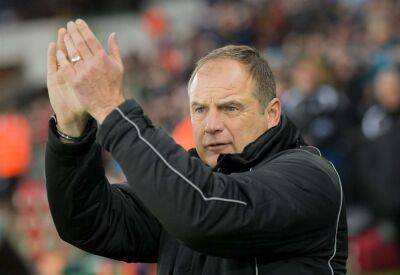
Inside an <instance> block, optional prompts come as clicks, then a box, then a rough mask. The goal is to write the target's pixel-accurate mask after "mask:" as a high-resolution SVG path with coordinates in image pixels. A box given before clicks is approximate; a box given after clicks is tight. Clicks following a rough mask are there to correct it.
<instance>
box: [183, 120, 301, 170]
mask: <svg viewBox="0 0 400 275" xmlns="http://www.w3.org/2000/svg"><path fill="white" fill-rule="evenodd" d="M303 145H305V142H304V141H303V138H302V137H301V135H300V132H299V130H298V129H297V128H296V126H294V125H293V123H292V122H291V121H290V120H289V119H288V118H287V117H286V116H285V115H282V116H281V120H280V122H279V124H278V125H277V126H275V127H272V128H270V129H268V130H267V131H266V132H265V133H264V134H262V135H261V136H260V137H258V138H257V139H256V140H255V141H253V142H251V143H249V144H248V145H247V146H246V147H245V148H244V150H243V152H242V153H239V154H221V155H219V157H218V163H217V165H216V167H215V168H214V170H217V171H222V172H225V173H230V172H242V171H247V170H248V169H250V168H251V167H253V166H255V165H257V164H258V163H259V162H260V161H262V160H264V159H266V158H269V157H271V156H273V155H275V154H277V153H279V152H281V151H284V150H288V149H293V148H298V147H300V146H303ZM189 153H190V154H191V155H192V156H196V157H198V154H197V152H196V150H195V149H191V150H190V151H189Z"/></svg>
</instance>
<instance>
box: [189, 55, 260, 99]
mask: <svg viewBox="0 0 400 275" xmlns="http://www.w3.org/2000/svg"><path fill="white" fill-rule="evenodd" d="M252 91H253V81H252V78H251V76H250V74H249V72H248V69H247V67H246V65H244V64H242V63H240V62H238V61H236V60H233V59H227V58H224V59H222V58H221V59H215V60H209V61H207V62H206V63H205V64H203V65H202V66H201V67H200V69H199V70H198V71H197V73H196V75H195V76H194V77H193V81H192V83H191V84H190V86H189V91H188V92H189V97H190V101H193V100H198V99H205V98H208V97H210V96H212V97H215V98H224V97H227V96H234V95H237V96H239V97H246V96H250V95H251V94H252Z"/></svg>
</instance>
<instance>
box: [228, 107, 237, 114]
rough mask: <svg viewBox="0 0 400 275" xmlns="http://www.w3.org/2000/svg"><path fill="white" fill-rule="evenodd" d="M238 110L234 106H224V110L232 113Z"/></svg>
mask: <svg viewBox="0 0 400 275" xmlns="http://www.w3.org/2000/svg"><path fill="white" fill-rule="evenodd" d="M237 110H238V108H237V107H236V106H226V107H225V111H227V112H230V113H233V112H236V111H237Z"/></svg>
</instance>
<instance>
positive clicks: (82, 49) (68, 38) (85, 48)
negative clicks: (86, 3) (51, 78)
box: [57, 19, 125, 123]
mask: <svg viewBox="0 0 400 275" xmlns="http://www.w3.org/2000/svg"><path fill="white" fill-rule="evenodd" d="M67 31H68V33H67V34H66V35H65V37H64V42H65V45H66V48H67V52H68V56H69V60H74V59H76V58H77V57H80V59H79V60H78V61H75V62H73V63H72V62H70V61H69V60H68V59H67V56H66V55H65V53H64V52H63V51H61V50H58V51H57V61H58V63H59V64H60V66H61V71H62V73H63V77H64V79H65V80H66V82H67V83H68V85H71V87H72V88H73V90H74V92H75V93H76V96H77V97H78V99H79V101H80V103H81V104H82V106H83V107H84V108H85V110H86V111H87V112H88V113H89V114H90V115H92V117H94V118H95V119H96V120H97V121H98V122H99V123H102V122H103V120H104V119H105V118H106V116H107V115H108V114H109V113H110V112H111V111H112V110H114V109H115V108H116V107H117V106H118V105H120V104H121V103H122V102H124V101H125V99H124V97H123V91H122V80H123V71H124V67H123V64H122V60H121V55H120V50H119V47H118V44H117V40H116V35H115V33H112V34H111V35H110V37H109V38H108V48H109V52H110V53H109V54H107V53H106V51H105V50H104V49H103V47H102V46H101V44H100V42H99V41H98V40H97V38H96V36H95V35H94V34H93V33H92V31H91V30H90V29H89V27H88V25H87V24H86V23H85V22H84V21H83V20H81V19H78V20H76V23H75V22H68V24H67Z"/></svg>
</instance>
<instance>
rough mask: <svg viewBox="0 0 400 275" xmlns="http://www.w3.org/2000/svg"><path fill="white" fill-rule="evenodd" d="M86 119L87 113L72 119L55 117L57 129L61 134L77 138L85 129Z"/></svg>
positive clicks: (87, 117) (87, 118)
mask: <svg viewBox="0 0 400 275" xmlns="http://www.w3.org/2000/svg"><path fill="white" fill-rule="evenodd" d="M88 120H89V116H88V115H84V116H81V117H79V118H75V119H74V120H72V121H68V120H67V121H65V120H62V119H60V118H58V117H57V124H56V127H57V130H58V131H59V132H62V133H63V134H65V135H67V136H70V137H73V138H78V137H80V136H81V135H82V134H83V132H84V131H85V129H86V125H87V122H88Z"/></svg>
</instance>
